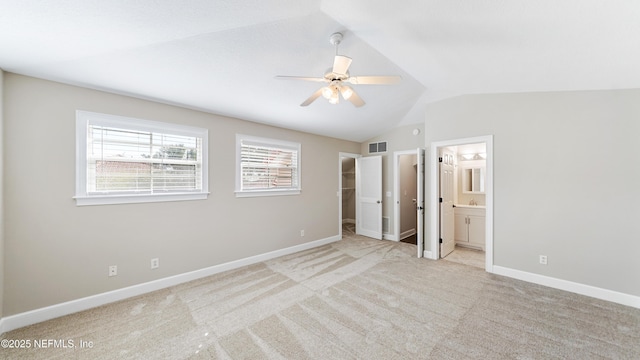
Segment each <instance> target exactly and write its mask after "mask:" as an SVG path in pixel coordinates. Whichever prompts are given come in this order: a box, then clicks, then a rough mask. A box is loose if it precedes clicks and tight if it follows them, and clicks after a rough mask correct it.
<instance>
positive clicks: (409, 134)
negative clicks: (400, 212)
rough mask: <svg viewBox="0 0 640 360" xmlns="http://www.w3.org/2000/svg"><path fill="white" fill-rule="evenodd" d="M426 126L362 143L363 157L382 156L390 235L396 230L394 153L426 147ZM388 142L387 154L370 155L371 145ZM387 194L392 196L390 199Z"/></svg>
mask: <svg viewBox="0 0 640 360" xmlns="http://www.w3.org/2000/svg"><path fill="white" fill-rule="evenodd" d="M414 129H419V130H420V134H418V135H413V130H414ZM423 134H424V124H412V125H407V126H401V127H397V128H394V129H392V130H390V131H388V132H386V133H384V134H382V135H380V136H376V137H374V138H371V139H369V140H367V141H365V142H363V143H362V146H361V149H360V153H361V154H362V156H371V155H381V156H382V195H383V202H382V216H388V217H389V234H393V229H394V228H395V219H394V218H395V215H394V206H393V204H394V203H395V200H396V199H394V197H393V195H394V194H393V187H394V183H395V181H394V178H393V153H394V152H395V151H405V150H416V149H418V148H423V147H424V139H425V138H424V135H423ZM378 141H387V152H386V153H383V154H369V143H372V142H378ZM387 193H390V194H391V196H390V197H388V196H387Z"/></svg>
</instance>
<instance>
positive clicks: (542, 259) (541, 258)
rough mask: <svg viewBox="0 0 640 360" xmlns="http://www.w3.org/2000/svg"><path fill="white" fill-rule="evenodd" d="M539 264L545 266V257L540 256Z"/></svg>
mask: <svg viewBox="0 0 640 360" xmlns="http://www.w3.org/2000/svg"><path fill="white" fill-rule="evenodd" d="M540 264H542V265H547V255H540Z"/></svg>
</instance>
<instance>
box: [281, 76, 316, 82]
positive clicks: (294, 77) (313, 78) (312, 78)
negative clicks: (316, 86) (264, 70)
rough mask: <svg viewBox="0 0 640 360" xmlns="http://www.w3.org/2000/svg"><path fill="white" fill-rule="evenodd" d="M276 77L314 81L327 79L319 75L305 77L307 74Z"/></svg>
mask: <svg viewBox="0 0 640 360" xmlns="http://www.w3.org/2000/svg"><path fill="white" fill-rule="evenodd" d="M276 79H281V80H305V81H315V82H326V81H327V79H325V78H321V77H307V76H284V75H278V76H276Z"/></svg>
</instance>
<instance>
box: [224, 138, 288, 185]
mask: <svg viewBox="0 0 640 360" xmlns="http://www.w3.org/2000/svg"><path fill="white" fill-rule="evenodd" d="M236 157H237V159H236V160H237V161H236V164H237V169H236V170H237V171H236V196H238V197H246V196H269V195H296V194H300V144H299V143H293V142H288V141H280V140H273V139H265V138H259V137H253V136H246V135H239V134H238V135H236Z"/></svg>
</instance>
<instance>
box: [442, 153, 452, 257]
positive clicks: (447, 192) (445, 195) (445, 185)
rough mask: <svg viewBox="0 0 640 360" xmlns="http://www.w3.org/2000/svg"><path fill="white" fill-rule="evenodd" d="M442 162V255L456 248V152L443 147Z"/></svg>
mask: <svg viewBox="0 0 640 360" xmlns="http://www.w3.org/2000/svg"><path fill="white" fill-rule="evenodd" d="M438 161H439V162H440V257H441V258H444V257H445V256H447V255H449V254H451V252H453V249H454V248H455V244H456V243H455V240H454V237H453V232H454V227H455V214H454V211H453V171H454V154H453V152H451V151H449V150H446V149H443V150H442V153H441V154H440V157H439V159H438Z"/></svg>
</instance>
